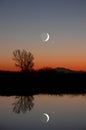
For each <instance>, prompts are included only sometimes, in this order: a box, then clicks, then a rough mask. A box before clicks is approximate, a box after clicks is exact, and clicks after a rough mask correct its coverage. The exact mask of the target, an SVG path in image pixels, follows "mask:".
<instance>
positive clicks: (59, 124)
mask: <svg viewBox="0 0 86 130" xmlns="http://www.w3.org/2000/svg"><path fill="white" fill-rule="evenodd" d="M44 113H46V114H47V115H45V114H44ZM48 117H49V118H48ZM0 130H86V95H42V94H40V95H34V96H0Z"/></svg>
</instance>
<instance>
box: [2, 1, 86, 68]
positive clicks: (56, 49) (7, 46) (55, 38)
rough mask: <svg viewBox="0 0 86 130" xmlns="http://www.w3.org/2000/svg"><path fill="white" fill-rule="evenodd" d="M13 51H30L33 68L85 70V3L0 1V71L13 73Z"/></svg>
mask: <svg viewBox="0 0 86 130" xmlns="http://www.w3.org/2000/svg"><path fill="white" fill-rule="evenodd" d="M44 32H48V33H49V34H50V40H49V41H48V42H46V43H44V42H43V41H42V40H41V38H40V35H41V34H42V33H44ZM15 49H21V50H22V49H26V50H27V51H31V52H32V54H33V55H34V57H35V60H34V62H35V66H34V68H35V69H38V68H41V67H46V66H48V67H67V68H70V69H75V70H79V69H80V70H86V0H0V70H2V69H4V70H16V68H15V65H14V61H12V52H13V51H14V50H15Z"/></svg>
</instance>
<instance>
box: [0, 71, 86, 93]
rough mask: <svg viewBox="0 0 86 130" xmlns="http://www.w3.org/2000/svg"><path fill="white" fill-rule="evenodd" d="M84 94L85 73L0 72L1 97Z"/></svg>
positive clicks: (85, 88)
mask: <svg viewBox="0 0 86 130" xmlns="http://www.w3.org/2000/svg"><path fill="white" fill-rule="evenodd" d="M39 93H47V94H60V93H61V94H62V93H64V94H65V93H66V94H67V93H70V94H71V93H72V94H78V93H79V94H80V93H81V94H82V93H83V94H84V93H86V73H58V72H55V71H53V70H47V71H37V72H36V71H33V72H3V71H2V72H0V94H1V95H17V94H18V95H32V94H39Z"/></svg>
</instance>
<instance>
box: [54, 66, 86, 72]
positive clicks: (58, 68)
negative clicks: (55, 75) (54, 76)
mask: <svg viewBox="0 0 86 130" xmlns="http://www.w3.org/2000/svg"><path fill="white" fill-rule="evenodd" d="M55 70H56V71H57V72H59V73H85V71H82V70H80V71H75V70H71V69H67V68H64V67H57V68H55Z"/></svg>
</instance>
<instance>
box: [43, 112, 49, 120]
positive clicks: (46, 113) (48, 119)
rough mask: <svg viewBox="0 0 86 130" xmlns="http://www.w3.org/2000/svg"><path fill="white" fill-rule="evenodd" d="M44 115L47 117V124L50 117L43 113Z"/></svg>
mask: <svg viewBox="0 0 86 130" xmlns="http://www.w3.org/2000/svg"><path fill="white" fill-rule="evenodd" d="M44 115H45V116H46V117H47V122H48V121H49V119H50V117H49V115H48V114H47V113H44Z"/></svg>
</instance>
